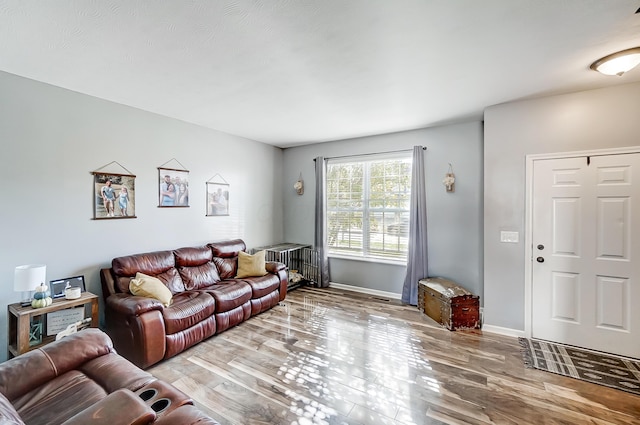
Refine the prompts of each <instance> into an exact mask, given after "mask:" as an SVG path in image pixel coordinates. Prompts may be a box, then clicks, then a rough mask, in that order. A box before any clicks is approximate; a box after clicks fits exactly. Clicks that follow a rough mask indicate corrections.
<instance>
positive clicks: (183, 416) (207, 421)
mask: <svg viewBox="0 0 640 425" xmlns="http://www.w3.org/2000/svg"><path fill="white" fill-rule="evenodd" d="M174 424H180V425H196V424H197V425H220V424H219V423H218V422H216V421H214V420H213V419H211V418H210V417H209V416H207V415H205V414H204V413H203V412H202V411H201V410H200V409H198V408H197V407H195V406H192V405H189V404H187V405H184V406H180V407H179V408H177V409H176V410H174V411H172V412H170V413H168V414H166V415H164V416H162V415H161V416H160V417H159V418H158V420H157V421H155V422H154V423H153V425H174Z"/></svg>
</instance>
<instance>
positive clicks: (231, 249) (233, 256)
mask: <svg viewBox="0 0 640 425" xmlns="http://www.w3.org/2000/svg"><path fill="white" fill-rule="evenodd" d="M209 247H210V248H211V252H212V253H213V262H214V264H215V265H216V267H217V268H218V274H220V278H221V279H233V278H234V277H236V274H237V271H238V252H240V251H244V250H246V249H247V246H246V245H245V244H244V241H243V240H242V239H233V240H230V241H222V242H213V243H210V244H209Z"/></svg>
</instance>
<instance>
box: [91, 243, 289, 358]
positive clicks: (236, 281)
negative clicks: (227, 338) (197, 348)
mask: <svg viewBox="0 0 640 425" xmlns="http://www.w3.org/2000/svg"><path fill="white" fill-rule="evenodd" d="M245 250H246V245H245V243H244V242H243V241H242V240H241V239H236V240H231V241H224V242H215V243H210V244H208V245H205V246H199V247H188V248H180V249H176V250H172V251H157V252H150V253H145V254H136V255H130V256H126V257H118V258H114V259H113V260H112V262H111V268H108V269H102V270H101V272H100V278H101V282H102V295H103V297H104V305H105V328H106V332H107V333H108V334H109V336H110V337H111V339H112V340H113V343H114V345H115V348H116V350H117V351H118V353H120V354H121V355H123V356H124V357H126V358H127V359H129V360H131V361H132V362H133V363H134V364H136V365H137V366H139V367H141V368H143V369H144V368H147V367H149V366H151V365H153V364H155V363H157V362H159V361H161V360H163V359H167V358H170V357H173V356H175V355H176V354H178V353H180V352H182V351H184V350H186V349H187V348H189V347H191V346H192V345H194V344H197V343H198V342H200V341H202V340H204V339H206V338H209V337H210V336H212V335H214V334H218V333H220V332H223V331H225V330H227V329H229V328H231V327H233V326H235V325H237V324H239V323H241V322H243V321H245V320H247V319H249V318H250V317H251V316H255V315H256V314H259V313H261V312H263V311H266V310H268V309H270V308H271V307H273V306H275V305H277V304H278V302H279V301H282V300H284V298H285V296H286V294H287V284H288V273H287V268H286V266H285V265H284V264H282V263H278V262H266V271H267V274H266V275H264V276H254V277H245V278H236V275H237V270H238V255H239V252H240V251H245ZM137 272H140V273H143V274H145V275H148V276H153V277H156V278H158V279H160V280H161V281H162V282H163V283H164V284H165V286H166V287H167V288H169V289H170V290H171V292H172V294H173V299H172V303H171V305H170V306H168V307H165V306H164V305H163V304H162V303H161V302H160V301H158V300H156V299H153V298H145V297H140V296H135V295H132V294H131V293H130V291H129V283H130V282H131V279H133V278H134V277H135V276H136V273H137Z"/></svg>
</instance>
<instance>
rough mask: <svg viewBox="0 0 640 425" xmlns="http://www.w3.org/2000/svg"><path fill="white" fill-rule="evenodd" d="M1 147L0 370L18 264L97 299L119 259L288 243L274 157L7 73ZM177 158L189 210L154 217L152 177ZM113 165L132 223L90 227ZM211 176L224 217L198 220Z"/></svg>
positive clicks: (269, 151) (1, 98)
mask: <svg viewBox="0 0 640 425" xmlns="http://www.w3.org/2000/svg"><path fill="white" fill-rule="evenodd" d="M0 143H1V144H2V151H1V154H0V155H1V156H0V181H2V204H1V205H2V207H1V208H0V235H1V236H0V244H1V247H2V250H1V252H0V258H1V263H0V289H1V290H2V293H3V296H2V300H3V306H2V308H0V360H2V359H4V358H5V356H6V349H5V348H6V343H7V341H6V338H7V335H6V330H7V317H6V311H7V308H6V305H7V304H9V303H12V302H16V301H19V299H20V294H18V293H14V292H13V273H14V268H15V267H16V266H18V265H21V264H30V263H43V264H46V265H47V279H48V280H51V279H55V278H63V277H68V276H75V275H80V274H84V275H85V277H86V279H87V286H88V289H89V290H90V291H92V292H94V293H97V294H100V293H101V290H100V281H99V275H98V271H99V269H100V268H101V267H105V266H108V265H109V264H110V261H111V259H112V258H113V257H116V256H121V255H126V254H133V253H139V252H145V251H154V250H161V249H170V248H177V247H180V246H191V245H196V244H204V243H206V242H210V241H215V240H221V239H227V238H235V237H240V238H243V239H244V240H245V241H246V243H247V245H249V246H254V245H264V244H267V243H272V242H273V241H277V240H281V239H282V238H283V220H282V205H283V201H282V187H283V183H282V171H281V169H282V164H283V161H282V157H283V154H282V150H281V149H278V148H274V147H272V146H268V145H265V144H262V143H257V142H254V141H251V140H247V139H243V138H241V137H236V136H231V135H228V134H224V133H220V132H217V131H212V130H208V129H204V128H202V127H198V126H195V125H191V124H187V123H185V122H182V121H177V120H174V119H169V118H166V117H162V116H159V115H155V114H152V113H148V112H144V111H141V110H138V109H134V108H129V107H125V106H122V105H118V104H115V103H111V102H107V101H103V100H99V99H96V98H93V97H89V96H85V95H81V94H78V93H74V92H71V91H68V90H64V89H61V88H57V87H53V86H50V85H46V84H42V83H38V82H35V81H32V80H28V79H25V78H20V77H17V76H14V75H11V74H7V73H2V72H0ZM172 158H176V159H177V160H178V161H180V163H182V164H183V165H184V166H185V167H186V168H187V169H188V170H189V171H190V173H189V182H190V204H191V207H190V208H158V207H157V205H158V170H157V167H158V166H160V165H162V164H163V163H165V162H167V161H169V160H171V159H172ZM111 161H117V162H119V163H120V164H122V165H123V166H124V167H126V168H127V169H128V170H130V171H131V173H133V174H135V175H136V176H137V177H136V180H135V184H136V197H135V201H136V215H137V217H138V218H136V219H127V220H98V221H95V220H92V219H91V218H92V217H93V186H92V183H93V176H92V175H91V174H90V172H91V171H93V170H95V169H97V168H100V167H102V166H104V165H106V164H108V163H110V162H111ZM172 165H174V167H175V163H172ZM109 170H112V168H109ZM216 173H218V174H220V175H221V176H222V177H223V178H224V179H226V180H227V182H228V183H229V184H230V189H231V196H230V204H229V205H230V212H231V215H230V216H229V217H205V182H206V181H207V180H208V179H210V178H211V177H212V176H214V175H215V174H216ZM287 183H288V182H287Z"/></svg>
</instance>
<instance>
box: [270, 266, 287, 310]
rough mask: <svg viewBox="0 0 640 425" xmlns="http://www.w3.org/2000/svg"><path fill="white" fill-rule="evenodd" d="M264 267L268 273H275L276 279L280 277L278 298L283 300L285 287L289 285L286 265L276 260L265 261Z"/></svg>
mask: <svg viewBox="0 0 640 425" xmlns="http://www.w3.org/2000/svg"><path fill="white" fill-rule="evenodd" d="M265 269H266V270H267V271H268V272H269V273H273V274H275V275H277V276H278V279H280V290H279V292H280V294H279V296H280V299H279V300H280V301H283V300H284V298H285V297H286V296H287V287H288V286H289V273H288V271H287V266H286V265H284V264H283V263H280V262H277V261H267V262H266V263H265Z"/></svg>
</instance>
